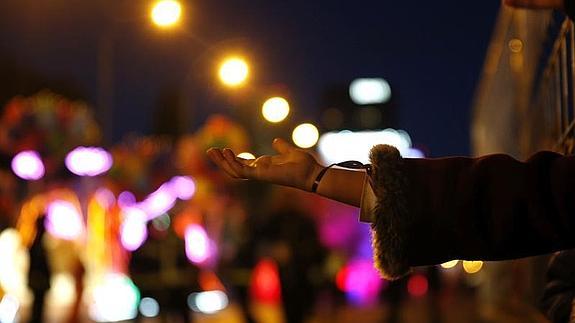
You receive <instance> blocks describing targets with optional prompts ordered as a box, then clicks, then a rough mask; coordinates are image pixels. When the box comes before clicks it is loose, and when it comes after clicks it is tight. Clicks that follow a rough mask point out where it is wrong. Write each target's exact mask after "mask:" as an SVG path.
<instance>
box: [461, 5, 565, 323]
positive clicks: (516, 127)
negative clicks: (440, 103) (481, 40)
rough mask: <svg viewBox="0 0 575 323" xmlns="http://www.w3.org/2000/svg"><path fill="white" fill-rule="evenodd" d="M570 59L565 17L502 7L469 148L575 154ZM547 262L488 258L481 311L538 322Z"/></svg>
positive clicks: (492, 316) (519, 154) (516, 153)
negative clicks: (528, 318)
mask: <svg viewBox="0 0 575 323" xmlns="http://www.w3.org/2000/svg"><path fill="white" fill-rule="evenodd" d="M574 62H575V51H574V29H573V23H572V22H571V21H570V20H569V19H567V18H566V17H564V16H563V15H562V14H560V13H553V12H550V11H529V10H516V9H511V8H508V7H505V6H502V8H501V11H500V13H499V17H498V19H497V22H496V26H495V28H494V33H493V36H492V40H491V43H490V46H489V49H488V52H487V56H486V60H485V65H484V68H483V72H482V75H481V78H480V82H479V86H478V88H477V92H476V97H475V102H474V106H473V118H472V147H473V153H474V154H475V155H484V154H490V153H500V152H502V153H507V154H510V155H512V156H514V157H515V158H517V159H520V160H524V159H526V158H528V157H529V156H530V155H531V154H533V153H534V152H536V151H539V150H553V151H557V152H560V153H567V154H570V153H572V152H573V138H574V132H573V128H574V125H575V121H574V119H573V115H574V113H573V111H574V100H573V95H574V91H573V89H574V83H573V82H574V77H573V76H574V72H575V71H574V67H573V65H574ZM547 261H548V257H547V256H543V257H534V258H528V259H521V260H516V261H508V262H500V263H490V264H488V265H487V266H486V268H485V271H484V273H485V275H486V276H487V277H486V278H487V279H485V281H484V284H483V285H482V287H481V290H480V295H479V297H480V304H481V306H480V307H481V309H480V310H481V313H482V315H483V316H484V317H485V318H488V319H492V320H493V321H496V322H499V321H505V322H507V321H513V322H515V321H517V322H526V317H532V320H530V321H534V320H536V318H535V317H536V316H537V315H538V314H536V312H535V308H536V306H537V301H538V298H539V297H540V296H541V294H542V288H543V279H544V277H545V268H546V265H547ZM495 317H498V318H499V319H495ZM502 318H505V320H503V319H502Z"/></svg>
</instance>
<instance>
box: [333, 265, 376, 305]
mask: <svg viewBox="0 0 575 323" xmlns="http://www.w3.org/2000/svg"><path fill="white" fill-rule="evenodd" d="M337 278H338V286H339V287H340V288H341V289H343V291H344V292H345V293H346V295H347V298H348V299H349V300H350V302H352V303H354V304H358V305H369V304H373V303H375V302H376V301H377V299H378V295H379V293H380V291H381V290H382V288H384V287H385V286H386V285H387V281H385V280H383V279H381V277H380V276H379V273H378V272H377V270H376V269H375V268H374V266H373V261H372V260H370V259H356V260H352V261H350V262H349V263H348V264H347V265H346V266H345V267H344V268H343V269H342V270H341V272H340V273H338V277H337Z"/></svg>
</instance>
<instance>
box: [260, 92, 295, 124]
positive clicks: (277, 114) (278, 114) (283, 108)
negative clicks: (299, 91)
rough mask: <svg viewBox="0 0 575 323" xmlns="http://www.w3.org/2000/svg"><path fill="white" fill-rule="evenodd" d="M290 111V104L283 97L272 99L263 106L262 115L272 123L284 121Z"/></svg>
mask: <svg viewBox="0 0 575 323" xmlns="http://www.w3.org/2000/svg"><path fill="white" fill-rule="evenodd" d="M289 111H290V107H289V103H288V101H287V100H286V99H284V98H282V97H273V98H270V99H268V100H266V102H264V104H263V106H262V115H263V116H264V118H265V119H266V120H267V121H269V122H272V123H278V122H281V121H283V120H284V119H285V118H286V117H287V116H288V114H289Z"/></svg>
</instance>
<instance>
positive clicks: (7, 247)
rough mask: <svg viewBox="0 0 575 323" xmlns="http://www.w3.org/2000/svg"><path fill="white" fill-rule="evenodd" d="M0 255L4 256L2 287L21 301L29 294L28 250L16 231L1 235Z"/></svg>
mask: <svg viewBox="0 0 575 323" xmlns="http://www.w3.org/2000/svg"><path fill="white" fill-rule="evenodd" d="M0 255H2V261H0V286H2V288H3V289H4V292H5V293H6V294H11V295H13V296H15V297H17V298H20V299H21V297H23V296H24V295H26V294H27V292H28V287H27V286H26V281H27V273H28V271H27V260H26V259H28V250H27V249H26V247H25V246H24V245H23V242H22V238H21V236H20V233H19V232H18V231H17V230H16V229H13V228H10V229H6V230H4V231H2V232H1V233H0ZM0 322H2V321H0Z"/></svg>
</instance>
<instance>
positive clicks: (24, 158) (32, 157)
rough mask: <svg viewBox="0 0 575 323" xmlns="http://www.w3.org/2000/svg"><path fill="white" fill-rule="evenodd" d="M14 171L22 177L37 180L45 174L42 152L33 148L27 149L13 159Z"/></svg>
mask: <svg viewBox="0 0 575 323" xmlns="http://www.w3.org/2000/svg"><path fill="white" fill-rule="evenodd" d="M12 171H13V172H14V174H16V176H18V177H20V178H21V179H25V180H31V181H35V180H39V179H40V178H42V177H43V176H44V173H45V168H44V163H42V158H41V157H40V154H38V153H37V152H35V151H33V150H25V151H21V152H19V153H18V154H16V156H14V158H13V159H12Z"/></svg>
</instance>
